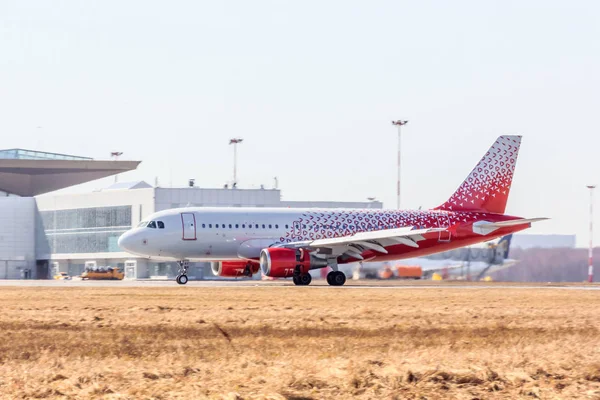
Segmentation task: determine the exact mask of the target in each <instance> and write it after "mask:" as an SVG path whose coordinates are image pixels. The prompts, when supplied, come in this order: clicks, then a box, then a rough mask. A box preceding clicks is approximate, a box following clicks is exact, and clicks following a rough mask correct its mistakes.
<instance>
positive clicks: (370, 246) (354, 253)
mask: <svg viewBox="0 0 600 400" xmlns="http://www.w3.org/2000/svg"><path fill="white" fill-rule="evenodd" d="M445 230H446V228H427V229H413V228H412V227H410V226H407V227H403V228H396V229H383V230H378V231H370V232H357V233H354V234H352V235H347V236H340V237H336V238H327V239H316V240H305V241H300V242H291V243H281V244H278V245H276V246H274V247H286V248H294V249H297V248H310V249H323V250H326V251H324V252H322V254H323V256H325V257H331V256H341V255H344V254H345V255H348V256H350V257H353V258H356V259H358V260H363V259H364V257H363V256H362V255H361V253H363V252H364V251H366V250H374V251H377V252H379V253H383V254H387V252H388V251H387V250H386V249H385V248H386V247H387V246H393V245H397V244H405V245H407V246H410V247H419V244H418V243H417V242H419V241H421V240H425V238H424V237H423V235H425V234H427V233H434V232H442V231H445ZM315 255H316V256H319V253H317V254H315Z"/></svg>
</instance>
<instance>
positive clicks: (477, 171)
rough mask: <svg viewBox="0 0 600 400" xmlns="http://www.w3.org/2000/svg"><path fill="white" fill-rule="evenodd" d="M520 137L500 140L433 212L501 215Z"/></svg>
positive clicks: (502, 137) (517, 152)
mask: <svg viewBox="0 0 600 400" xmlns="http://www.w3.org/2000/svg"><path fill="white" fill-rule="evenodd" d="M520 145H521V136H500V137H499V138H498V139H497V140H496V143H494V144H493V145H492V147H491V148H490V149H489V151H488V152H487V154H486V155H485V156H483V158H482V159H481V161H479V163H478V164H477V166H476V167H475V168H474V169H473V171H471V173H470V174H469V176H468V177H467V179H466V180H465V181H464V182H463V183H462V185H460V187H459V188H458V189H457V190H456V192H454V194H453V195H452V196H451V197H450V198H449V199H448V201H446V202H445V203H444V204H442V205H441V206H439V207H437V208H436V210H447V211H478V212H490V213H496V214H504V210H505V209H506V201H507V200H508V194H509V193H510V185H511V184H512V179H513V173H514V171H515V165H516V163H517V156H518V155H519V147H520Z"/></svg>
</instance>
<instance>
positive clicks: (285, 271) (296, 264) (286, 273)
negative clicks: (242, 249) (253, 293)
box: [260, 247, 327, 278]
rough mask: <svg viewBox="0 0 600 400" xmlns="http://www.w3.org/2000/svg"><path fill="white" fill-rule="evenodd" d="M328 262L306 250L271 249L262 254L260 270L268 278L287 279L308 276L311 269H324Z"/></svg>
mask: <svg viewBox="0 0 600 400" xmlns="http://www.w3.org/2000/svg"><path fill="white" fill-rule="evenodd" d="M326 266H327V261H326V260H322V259H320V258H317V257H315V256H313V255H311V254H310V253H309V252H308V251H306V250H304V249H299V250H295V249H286V248H280V247H270V248H267V249H263V250H262V251H261V252H260V269H261V270H262V273H263V274H265V275H266V276H270V277H273V278H286V277H290V276H293V275H294V272H297V273H298V274H306V273H308V271H309V270H311V269H317V268H324V267H326Z"/></svg>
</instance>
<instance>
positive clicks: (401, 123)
mask: <svg viewBox="0 0 600 400" xmlns="http://www.w3.org/2000/svg"><path fill="white" fill-rule="evenodd" d="M406 124H408V121H401V120H398V121H392V125H394V126H397V127H398V180H397V182H396V186H397V187H396V194H397V196H398V199H397V201H396V208H397V209H400V162H401V161H402V158H401V153H400V149H401V147H400V144H401V139H400V138H401V135H400V134H401V132H400V131H401V129H402V126H403V125H406Z"/></svg>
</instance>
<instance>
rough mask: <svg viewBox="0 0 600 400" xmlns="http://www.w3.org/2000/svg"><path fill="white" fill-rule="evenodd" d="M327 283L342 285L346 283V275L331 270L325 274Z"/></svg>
mask: <svg viewBox="0 0 600 400" xmlns="http://www.w3.org/2000/svg"><path fill="white" fill-rule="evenodd" d="M327 283H328V284H330V285H331V286H342V285H344V283H346V275H345V274H344V273H343V272H342V271H331V272H330V273H328V274H327Z"/></svg>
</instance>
